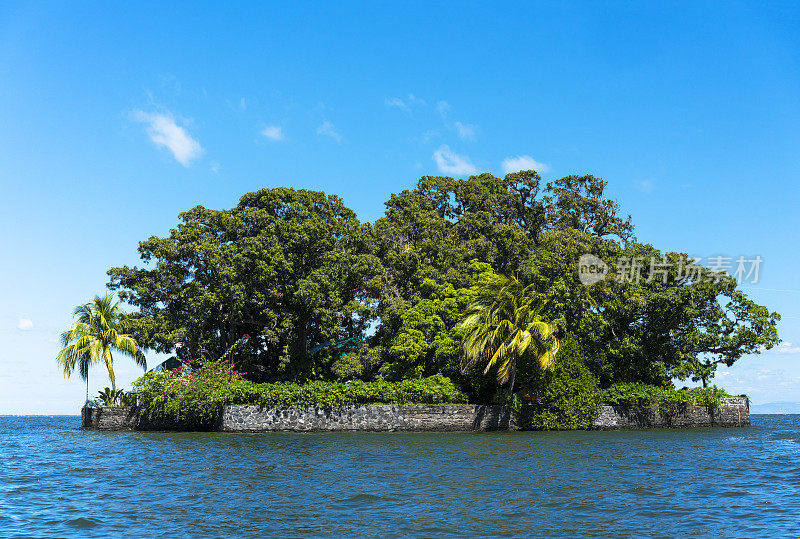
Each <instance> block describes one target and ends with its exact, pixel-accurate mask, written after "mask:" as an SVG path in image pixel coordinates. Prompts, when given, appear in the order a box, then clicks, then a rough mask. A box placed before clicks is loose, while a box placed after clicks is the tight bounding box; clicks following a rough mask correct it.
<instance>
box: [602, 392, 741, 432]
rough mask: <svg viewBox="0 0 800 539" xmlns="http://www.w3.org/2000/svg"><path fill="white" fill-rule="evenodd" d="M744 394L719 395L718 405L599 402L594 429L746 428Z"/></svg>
mask: <svg viewBox="0 0 800 539" xmlns="http://www.w3.org/2000/svg"><path fill="white" fill-rule="evenodd" d="M749 426H750V403H749V401H748V399H747V397H723V398H721V399H720V405H719V406H718V407H717V406H701V405H685V406H680V405H678V406H659V405H658V404H654V405H653V406H650V407H647V408H643V409H642V408H639V407H633V406H615V405H611V404H603V405H601V406H600V410H599V412H598V415H597V419H596V420H595V422H594V428H596V429H604V430H605V429H658V428H681V427H749Z"/></svg>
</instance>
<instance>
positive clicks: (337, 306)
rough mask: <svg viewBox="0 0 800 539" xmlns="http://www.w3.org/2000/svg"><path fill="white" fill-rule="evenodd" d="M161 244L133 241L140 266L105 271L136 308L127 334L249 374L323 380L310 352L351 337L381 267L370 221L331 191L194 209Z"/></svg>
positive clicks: (366, 317) (374, 300) (279, 191)
mask: <svg viewBox="0 0 800 539" xmlns="http://www.w3.org/2000/svg"><path fill="white" fill-rule="evenodd" d="M180 218H181V223H180V224H179V226H178V227H177V228H176V229H174V230H172V231H171V232H170V235H169V236H168V237H165V238H158V237H152V238H150V239H149V240H147V241H144V242H142V243H141V244H140V246H139V252H140V254H141V257H142V259H143V260H144V261H145V263H146V264H147V266H146V267H142V268H139V267H127V266H125V267H120V268H113V269H111V270H110V271H109V274H110V276H111V283H110V287H111V288H112V289H118V290H120V296H121V297H123V298H124V299H125V300H126V301H128V302H129V303H131V304H133V305H135V306H137V307H138V308H139V316H138V320H137V336H139V335H140V336H141V339H142V342H144V343H147V344H148V346H151V347H153V348H155V349H157V350H158V351H160V352H165V353H175V354H176V355H177V356H178V357H179V358H180V359H182V360H189V359H196V358H202V357H206V358H214V357H219V356H220V355H221V354H222V353H224V351H225V350H227V349H228V348H229V347H230V346H231V345H232V344H233V343H234V342H236V341H237V340H238V339H239V338H241V337H242V336H243V335H244V334H249V335H251V336H252V338H251V339H249V340H248V341H247V343H246V344H245V345H243V346H241V347H240V348H238V349H237V352H236V357H235V358H234V359H235V360H237V361H238V362H239V363H240V366H241V367H242V368H243V369H244V370H246V371H248V372H249V373H250V375H251V377H253V378H258V379H278V378H281V379H287V378H297V379H303V378H309V377H311V378H318V377H323V376H325V372H324V371H325V369H326V368H327V367H326V366H325V365H320V364H317V363H316V359H315V358H316V356H312V355H310V354H308V350H309V348H311V347H312V346H313V345H315V344H317V343H321V342H325V341H327V340H330V339H334V340H336V339H340V338H343V337H361V336H362V335H363V334H364V332H365V330H366V328H367V327H368V326H369V325H370V324H371V322H372V321H373V320H374V319H375V317H376V308H377V305H378V300H379V299H380V298H381V297H382V295H383V292H382V289H383V286H384V272H383V267H382V266H381V263H380V260H379V259H378V257H377V256H376V253H375V245H374V234H373V231H372V226H371V225H370V224H363V223H361V222H359V220H358V219H357V218H356V215H355V213H354V212H353V211H352V210H350V209H349V208H347V207H346V206H345V205H344V203H343V202H342V200H341V199H340V198H339V197H336V196H328V195H325V194H324V193H321V192H318V191H307V190H295V189H290V188H276V189H262V190H260V191H256V192H253V193H247V194H245V195H244V196H242V198H241V200H240V202H239V204H238V205H237V206H236V207H235V208H233V209H230V210H210V209H207V208H203V207H200V206H198V207H196V208H194V209H192V210H190V211H188V212H186V213H183V214H181V216H180Z"/></svg>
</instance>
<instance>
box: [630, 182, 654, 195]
mask: <svg viewBox="0 0 800 539" xmlns="http://www.w3.org/2000/svg"><path fill="white" fill-rule="evenodd" d="M655 186H656V184H655V182H654V181H653V180H639V181H637V182H636V184H635V187H636V189H638V190H639V191H641V192H643V193H652V192H653V189H655Z"/></svg>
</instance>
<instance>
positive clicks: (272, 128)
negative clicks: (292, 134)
mask: <svg viewBox="0 0 800 539" xmlns="http://www.w3.org/2000/svg"><path fill="white" fill-rule="evenodd" d="M260 133H261V134H262V135H263V136H264V137H266V138H268V139H269V140H272V141H275V142H278V141H281V140H286V137H284V136H283V129H282V128H281V126H279V125H268V126H267V127H265V128H264V129H262V130H261V131H260Z"/></svg>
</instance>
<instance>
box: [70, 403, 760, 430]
mask: <svg viewBox="0 0 800 539" xmlns="http://www.w3.org/2000/svg"><path fill="white" fill-rule="evenodd" d="M525 412H526V410H525V408H524V407H523V409H522V410H521V411H520V412H516V411H513V410H509V409H507V408H506V407H505V406H501V405H480V404H444V405H442V404H437V405H432V404H419V405H417V404H403V405H398V404H352V405H336V406H304V405H301V406H260V405H247V404H242V405H225V406H223V407H222V410H221V412H220V416H219V418H218V419H217V421H216V424H215V425H214V426H213V427H212V428H205V429H196V428H193V427H192V426H191V425H187V424H181V423H176V422H164V421H152V420H149V419H146V418H143V417H141V416H140V415H139V413H138V411H137V410H136V408H135V407H131V406H104V407H97V408H83V409H82V410H81V427H80V428H81V429H82V430H103V431H147V430H154V431H186V432H191V431H195V430H205V431H212V432H213V431H218V432H337V431H389V432H392V431H407V432H424V431H440V432H452V431H503V430H506V431H507V430H531V429H528V428H526V426H525V422H526V420H525ZM748 426H750V408H749V401H748V399H747V397H723V398H721V399H720V404H719V406H707V405H697V404H688V405H683V406H675V407H671V408H670V407H666V406H665V407H662V406H659V405H658V403H654V405H651V406H647V407H640V406H632V405H612V404H604V403H603V404H601V405H600V406H599V408H598V414H597V418H596V419H595V421H594V423H593V425H592V427H591V429H588V430H627V429H664V428H696V427H748Z"/></svg>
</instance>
